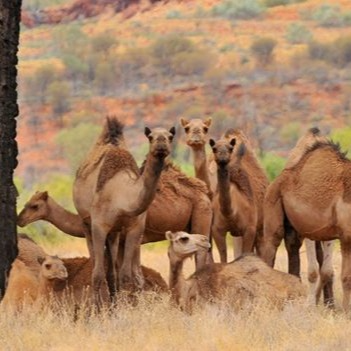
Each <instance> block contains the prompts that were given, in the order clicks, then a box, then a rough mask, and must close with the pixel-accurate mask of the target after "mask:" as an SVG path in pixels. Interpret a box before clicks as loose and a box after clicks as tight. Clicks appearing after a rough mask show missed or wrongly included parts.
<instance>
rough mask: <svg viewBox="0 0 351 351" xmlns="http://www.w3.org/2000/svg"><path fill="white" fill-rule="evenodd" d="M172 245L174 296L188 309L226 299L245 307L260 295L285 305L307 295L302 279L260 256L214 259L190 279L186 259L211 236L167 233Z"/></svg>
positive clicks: (171, 268)
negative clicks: (223, 261) (232, 259)
mask: <svg viewBox="0 0 351 351" xmlns="http://www.w3.org/2000/svg"><path fill="white" fill-rule="evenodd" d="M166 236H167V238H168V240H169V241H170V246H169V249H168V257H169V261H170V283H169V285H170V289H171V292H172V297H173V300H174V301H175V302H176V303H177V304H178V305H179V306H180V308H182V309H183V310H185V311H187V312H191V311H192V309H193V305H194V304H195V303H199V302H201V300H204V301H207V302H208V301H210V302H217V303H219V302H223V301H227V302H229V303H230V304H231V306H233V307H236V308H243V307H244V305H245V304H246V303H248V302H254V301H257V300H259V299H264V301H265V302H266V301H267V302H269V303H272V304H274V305H277V306H279V307H281V306H283V305H284V303H286V301H288V300H291V299H296V298H301V297H305V296H306V289H305V287H304V286H303V285H302V284H301V282H300V281H299V279H298V278H297V277H295V276H293V275H290V274H288V273H283V272H279V271H277V270H274V269H272V268H271V267H269V266H268V265H267V264H265V263H264V262H263V261H262V260H261V259H260V258H258V257H257V256H255V255H253V254H250V255H246V256H241V257H240V258H238V259H236V260H235V261H233V262H231V263H213V264H209V265H206V266H205V267H204V268H203V269H201V270H197V271H196V272H195V273H194V274H193V275H191V276H190V278H188V279H184V277H183V275H182V269H183V263H184V260H185V259H186V258H188V257H191V256H192V255H193V254H194V253H195V252H197V251H199V250H200V251H201V250H207V248H208V246H209V242H208V239H207V238H206V237H205V236H203V235H200V234H198V235H196V234H191V235H189V234H188V233H185V232H175V233H173V232H170V231H168V232H167V233H166Z"/></svg>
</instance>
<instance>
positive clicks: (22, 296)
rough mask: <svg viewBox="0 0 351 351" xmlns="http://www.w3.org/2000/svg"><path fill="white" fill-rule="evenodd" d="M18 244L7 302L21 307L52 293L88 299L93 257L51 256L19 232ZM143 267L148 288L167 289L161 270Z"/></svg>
mask: <svg viewBox="0 0 351 351" xmlns="http://www.w3.org/2000/svg"><path fill="white" fill-rule="evenodd" d="M18 244H19V255H18V258H17V259H16V260H15V261H14V263H13V265H12V268H11V272H10V277H9V283H8V289H7V291H6V294H5V296H4V301H5V302H4V304H5V305H12V306H15V307H17V308H21V307H22V306H23V304H33V303H34V302H36V301H37V300H38V299H41V298H44V300H45V299H46V300H47V299H48V298H50V297H54V298H58V299H59V300H62V299H63V298H68V299H70V300H72V299H73V302H75V303H79V304H81V303H84V302H89V300H90V295H91V290H90V288H91V275H92V271H93V261H92V259H91V258H88V257H74V258H58V257H57V256H49V255H47V254H46V253H45V251H44V250H43V249H42V248H41V247H40V246H39V245H37V244H36V243H35V242H34V241H33V240H32V239H30V238H29V237H27V236H25V235H20V236H19V238H18ZM31 254H32V256H31ZM105 265H107V261H106V262H105ZM38 267H39V269H38ZM141 269H142V273H143V276H144V277H145V287H144V290H145V291H150V292H155V293H157V294H160V293H166V292H168V286H167V284H166V282H165V281H164V279H163V278H162V276H161V275H160V274H159V273H158V272H156V271H155V270H153V269H151V268H148V267H145V266H141ZM102 298H103V300H104V301H106V302H107V301H108V287H107V284H106V282H105V281H104V283H103V285H102Z"/></svg>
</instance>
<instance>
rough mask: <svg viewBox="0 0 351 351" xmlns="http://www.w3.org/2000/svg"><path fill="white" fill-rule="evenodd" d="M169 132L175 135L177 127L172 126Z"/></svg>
mask: <svg viewBox="0 0 351 351" xmlns="http://www.w3.org/2000/svg"><path fill="white" fill-rule="evenodd" d="M169 132H170V133H171V134H172V135H173V136H175V133H176V129H175V127H172V128H171V129H170V130H169Z"/></svg>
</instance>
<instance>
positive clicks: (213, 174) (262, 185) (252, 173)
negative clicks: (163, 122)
mask: <svg viewBox="0 0 351 351" xmlns="http://www.w3.org/2000/svg"><path fill="white" fill-rule="evenodd" d="M211 122H212V120H211V118H206V119H205V120H204V121H202V120H201V119H192V120H190V121H189V120H186V119H184V118H181V119H180V123H181V125H182V126H183V128H184V130H185V133H186V142H187V144H188V145H189V146H190V147H191V149H192V151H193V156H194V168H195V174H196V177H197V178H199V179H201V180H203V181H204V182H205V183H206V184H207V186H208V187H209V189H210V191H211V194H212V197H213V194H214V193H215V192H216V189H217V165H216V162H215V161H214V159H213V157H212V155H211V158H210V160H207V157H206V152H205V146H206V142H207V134H208V131H209V128H210V126H211ZM223 138H226V139H227V140H228V141H230V140H231V139H232V138H235V139H236V140H237V144H238V145H240V144H241V143H243V144H244V145H245V147H246V152H245V154H244V156H243V157H242V161H241V167H242V168H243V169H244V170H245V172H246V174H247V176H248V177H249V179H250V184H251V186H252V192H253V196H254V201H255V204H256V210H257V215H258V219H257V235H256V242H255V247H256V249H257V252H258V253H259V248H260V245H261V240H262V236H263V200H264V195H265V192H266V188H267V186H268V179H267V176H266V174H265V172H264V170H263V169H262V167H261V166H260V164H259V161H258V159H257V156H256V155H255V152H254V150H253V148H252V146H251V143H250V141H249V139H248V138H247V137H246V135H245V134H244V132H243V131H242V130H240V129H229V130H227V132H226V133H225V134H224V136H223ZM233 241H234V257H239V256H240V255H241V253H242V238H241V237H234V238H233Z"/></svg>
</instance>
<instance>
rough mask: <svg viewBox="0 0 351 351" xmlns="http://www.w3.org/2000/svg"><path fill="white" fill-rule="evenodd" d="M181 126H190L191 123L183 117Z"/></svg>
mask: <svg viewBox="0 0 351 351" xmlns="http://www.w3.org/2000/svg"><path fill="white" fill-rule="evenodd" d="M180 124H181V125H182V127H185V126H186V125H187V124H189V121H188V120H187V119H185V118H183V117H181V118H180Z"/></svg>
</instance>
